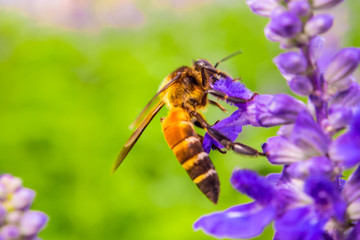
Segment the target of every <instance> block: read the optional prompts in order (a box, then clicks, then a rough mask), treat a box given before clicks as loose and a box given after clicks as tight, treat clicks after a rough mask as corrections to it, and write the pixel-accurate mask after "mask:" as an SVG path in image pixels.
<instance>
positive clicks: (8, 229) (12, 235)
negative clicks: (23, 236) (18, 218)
mask: <svg viewBox="0 0 360 240" xmlns="http://www.w3.org/2000/svg"><path fill="white" fill-rule="evenodd" d="M0 234H1V236H2V237H3V238H4V239H17V238H18V237H19V236H20V232H19V228H18V227H17V226H16V225H12V224H9V225H6V226H3V227H2V228H1V233H0Z"/></svg>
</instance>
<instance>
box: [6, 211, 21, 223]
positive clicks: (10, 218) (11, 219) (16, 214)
mask: <svg viewBox="0 0 360 240" xmlns="http://www.w3.org/2000/svg"><path fill="white" fill-rule="evenodd" d="M21 216H22V211H12V212H9V213H8V214H7V216H6V222H8V223H14V224H17V223H18V222H19V221H20V219H21Z"/></svg>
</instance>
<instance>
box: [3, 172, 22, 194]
mask: <svg viewBox="0 0 360 240" xmlns="http://www.w3.org/2000/svg"><path fill="white" fill-rule="evenodd" d="M0 184H2V185H3V186H4V187H5V188H6V192H7V193H12V192H14V191H16V190H17V189H19V188H20V187H21V186H22V181H21V179H20V178H17V177H14V176H11V175H10V174H4V175H1V176H0Z"/></svg>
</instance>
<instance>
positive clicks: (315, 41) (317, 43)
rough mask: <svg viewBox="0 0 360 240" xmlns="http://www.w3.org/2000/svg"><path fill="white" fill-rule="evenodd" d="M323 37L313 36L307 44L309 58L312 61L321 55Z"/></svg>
mask: <svg viewBox="0 0 360 240" xmlns="http://www.w3.org/2000/svg"><path fill="white" fill-rule="evenodd" d="M324 42H325V40H324V38H322V37H319V36H316V37H313V38H312V39H311V41H310V44H309V52H310V59H311V62H312V63H315V62H316V60H317V59H318V58H319V57H320V56H321V53H322V51H323V48H324Z"/></svg>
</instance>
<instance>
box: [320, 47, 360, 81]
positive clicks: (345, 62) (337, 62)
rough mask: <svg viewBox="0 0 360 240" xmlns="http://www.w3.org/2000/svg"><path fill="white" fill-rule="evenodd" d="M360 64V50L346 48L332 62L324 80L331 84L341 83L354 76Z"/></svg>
mask: <svg viewBox="0 0 360 240" xmlns="http://www.w3.org/2000/svg"><path fill="white" fill-rule="evenodd" d="M359 62H360V49H358V48H344V49H342V50H340V51H339V52H338V53H337V54H336V55H335V56H334V58H333V59H332V60H331V62H330V64H329V66H328V67H327V69H326V71H325V74H324V78H325V80H326V81H328V82H329V83H332V82H336V81H340V80H342V79H344V78H346V77H347V76H349V75H350V74H352V73H353V72H354V71H355V69H356V68H357V67H358V65H359Z"/></svg>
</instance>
